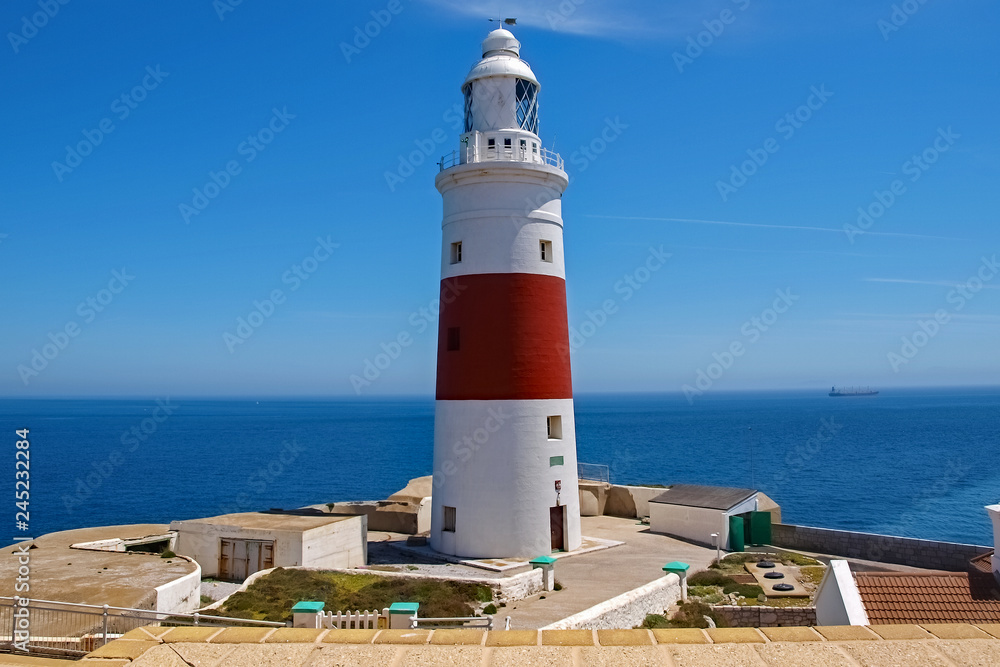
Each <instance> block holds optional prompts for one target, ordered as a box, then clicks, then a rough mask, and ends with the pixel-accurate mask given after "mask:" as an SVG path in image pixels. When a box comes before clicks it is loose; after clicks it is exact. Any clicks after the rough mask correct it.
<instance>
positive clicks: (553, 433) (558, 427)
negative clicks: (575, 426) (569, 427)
mask: <svg viewBox="0 0 1000 667" xmlns="http://www.w3.org/2000/svg"><path fill="white" fill-rule="evenodd" d="M545 429H546V431H547V433H548V436H549V440H562V417H560V416H559V415H555V416H552V417H546V418H545Z"/></svg>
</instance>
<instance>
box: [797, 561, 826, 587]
mask: <svg viewBox="0 0 1000 667" xmlns="http://www.w3.org/2000/svg"><path fill="white" fill-rule="evenodd" d="M825 573H826V568H825V567H823V566H822V565H808V566H806V567H801V568H799V578H800V579H801V580H802V581H803V582H808V583H810V584H816V585H819V582H821V581H822V580H823V575H824V574H825Z"/></svg>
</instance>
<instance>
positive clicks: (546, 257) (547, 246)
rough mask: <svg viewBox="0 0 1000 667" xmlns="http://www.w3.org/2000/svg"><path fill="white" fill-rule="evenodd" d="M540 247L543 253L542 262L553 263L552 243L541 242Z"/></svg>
mask: <svg viewBox="0 0 1000 667" xmlns="http://www.w3.org/2000/svg"><path fill="white" fill-rule="evenodd" d="M538 243H539V246H540V248H541V251H542V261H543V262H551V261H552V241H539V242H538Z"/></svg>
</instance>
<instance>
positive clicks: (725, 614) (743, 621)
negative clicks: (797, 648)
mask: <svg viewBox="0 0 1000 667" xmlns="http://www.w3.org/2000/svg"><path fill="white" fill-rule="evenodd" d="M712 611H714V612H715V613H716V614H717V615H718V616H720V617H722V618H724V619H726V623H728V624H729V627H731V628H782V627H806V626H810V625H816V607H757V606H754V607H738V606H733V605H716V606H713V607H712Z"/></svg>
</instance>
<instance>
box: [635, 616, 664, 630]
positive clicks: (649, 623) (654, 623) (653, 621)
mask: <svg viewBox="0 0 1000 667" xmlns="http://www.w3.org/2000/svg"><path fill="white" fill-rule="evenodd" d="M669 627H670V619H668V618H667V617H666V616H664V615H663V614H646V618H645V619H643V621H642V625H640V626H639V627H638V628H636V629H640V630H641V629H646V630H655V629H656V628H669Z"/></svg>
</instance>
